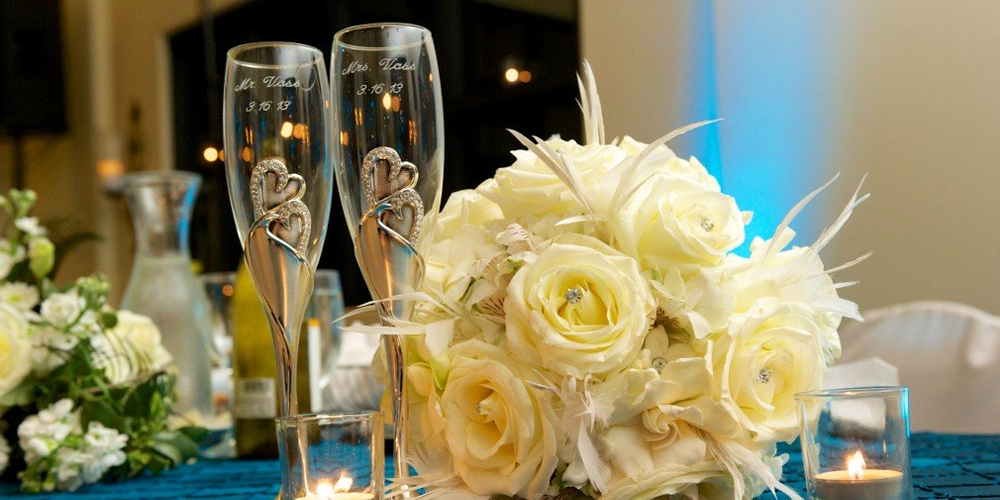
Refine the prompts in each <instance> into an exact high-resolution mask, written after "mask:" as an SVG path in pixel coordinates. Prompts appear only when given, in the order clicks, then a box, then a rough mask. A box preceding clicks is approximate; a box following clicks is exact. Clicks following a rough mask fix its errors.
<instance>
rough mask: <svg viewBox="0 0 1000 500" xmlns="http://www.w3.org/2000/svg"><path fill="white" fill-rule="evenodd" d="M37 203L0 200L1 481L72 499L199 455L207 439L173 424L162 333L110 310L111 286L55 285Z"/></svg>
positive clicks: (16, 197) (26, 198)
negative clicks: (87, 487) (78, 492)
mask: <svg viewBox="0 0 1000 500" xmlns="http://www.w3.org/2000/svg"><path fill="white" fill-rule="evenodd" d="M35 201H36V197H35V194H34V193H33V192H31V191H18V190H11V191H10V193H9V194H8V195H7V196H0V207H2V208H3V210H4V212H6V215H7V216H8V217H7V218H8V219H9V220H8V221H7V224H6V231H5V232H4V233H3V236H4V237H2V238H0V475H3V473H4V471H5V470H6V471H7V472H8V473H9V474H10V475H12V476H13V475H14V473H15V472H16V475H17V477H18V478H19V479H20V481H21V488H22V490H24V491H26V492H33V493H35V492H41V491H52V490H56V489H58V490H69V491H72V490H75V489H77V488H79V487H80V486H82V485H84V484H87V483H93V482H96V481H98V480H100V479H101V478H102V477H105V476H113V477H115V478H125V477H131V476H135V475H137V474H139V473H141V472H143V471H144V470H150V471H153V472H158V471H161V470H163V469H166V468H169V467H172V466H174V465H177V464H179V463H182V462H183V461H184V460H186V459H187V458H189V457H191V456H194V455H196V454H197V451H198V449H197V444H196V442H197V441H198V440H200V439H201V438H202V437H203V435H204V431H203V430H202V429H199V428H196V427H181V428H178V429H173V428H170V427H168V425H167V421H168V418H169V417H170V416H171V415H172V413H171V400H172V394H173V385H174V378H175V376H174V375H173V374H172V373H171V372H170V370H171V365H170V363H171V358H170V355H169V353H167V351H166V349H164V347H163V345H162V344H161V343H160V331H159V329H157V327H156V325H155V324H153V322H152V320H150V319H149V318H147V317H145V316H140V315H137V314H133V313H130V312H128V311H117V312H116V311H114V310H113V309H111V308H110V307H109V306H108V305H107V303H106V299H107V295H108V292H109V286H108V283H107V281H106V280H104V279H103V278H99V277H86V278H80V279H79V280H77V281H76V283H74V284H72V285H70V286H68V287H63V288H60V287H57V286H56V285H55V284H53V282H52V281H51V274H52V273H53V269H54V267H55V265H56V248H55V245H54V244H53V243H52V242H51V241H50V240H49V239H48V237H47V235H46V234H47V231H46V229H45V228H44V227H42V226H41V225H40V224H39V222H38V220H37V219H36V218H34V217H31V216H29V213H30V210H31V208H32V206H33V205H34V204H35ZM3 222H4V221H3V218H2V217H0V229H3V226H4V224H3Z"/></svg>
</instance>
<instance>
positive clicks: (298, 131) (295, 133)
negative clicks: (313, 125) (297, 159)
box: [292, 123, 306, 139]
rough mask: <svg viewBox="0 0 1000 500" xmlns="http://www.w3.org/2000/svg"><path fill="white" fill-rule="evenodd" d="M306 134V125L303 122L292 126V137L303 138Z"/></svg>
mask: <svg viewBox="0 0 1000 500" xmlns="http://www.w3.org/2000/svg"><path fill="white" fill-rule="evenodd" d="M305 135H306V126H305V125H304V124H302V123H298V124H296V125H295V127H293V128H292V137H295V138H296V139H301V138H303V137H305Z"/></svg>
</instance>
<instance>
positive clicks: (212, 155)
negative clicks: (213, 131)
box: [202, 146, 219, 162]
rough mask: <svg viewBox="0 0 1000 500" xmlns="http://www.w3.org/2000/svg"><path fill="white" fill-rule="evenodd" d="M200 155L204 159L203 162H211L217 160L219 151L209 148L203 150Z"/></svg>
mask: <svg viewBox="0 0 1000 500" xmlns="http://www.w3.org/2000/svg"><path fill="white" fill-rule="evenodd" d="M202 155H203V156H204V157H205V161H209V162H212V161H215V160H218V159H219V150H218V149H215V148H213V147H212V146H209V147H207V148H205V151H204V152H203V153H202Z"/></svg>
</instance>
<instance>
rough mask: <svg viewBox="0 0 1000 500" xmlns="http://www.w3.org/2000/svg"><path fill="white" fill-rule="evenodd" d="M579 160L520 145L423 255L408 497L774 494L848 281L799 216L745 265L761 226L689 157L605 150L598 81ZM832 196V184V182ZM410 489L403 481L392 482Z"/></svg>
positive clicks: (850, 309) (553, 142)
mask: <svg viewBox="0 0 1000 500" xmlns="http://www.w3.org/2000/svg"><path fill="white" fill-rule="evenodd" d="M580 88H581V108H582V110H583V113H584V122H585V135H586V138H587V141H586V143H585V144H578V143H576V142H574V141H568V140H563V139H560V138H559V137H553V138H552V139H549V140H541V139H538V138H535V139H534V140H529V139H528V138H526V137H524V136H522V135H521V134H518V133H517V132H513V131H512V133H513V134H514V135H515V136H516V137H517V138H518V139H519V140H520V142H521V143H522V144H524V146H525V147H526V148H527V149H526V150H520V151H514V152H513V155H514V157H515V162H514V163H513V165H511V166H510V167H507V168H501V169H499V170H498V171H497V172H496V175H495V176H494V177H493V178H492V179H489V180H487V181H486V182H484V183H483V184H481V185H480V186H479V187H478V188H476V189H474V190H468V191H461V192H458V193H455V194H454V195H452V196H451V198H450V199H449V200H448V202H447V203H446V205H445V206H444V208H443V209H442V210H441V213H440V214H439V217H438V218H437V220H436V222H435V224H434V225H433V229H432V231H433V233H432V235H431V236H430V237H428V238H427V239H426V241H424V242H423V247H422V249H421V250H422V253H423V255H424V257H425V264H426V277H425V283H424V289H423V290H422V293H421V297H422V298H423V299H422V300H421V301H420V302H419V304H418V307H417V313H416V319H415V321H414V322H413V323H405V324H404V323H400V324H397V325H396V326H397V327H406V328H408V329H409V331H412V332H417V333H423V334H425V335H420V336H412V337H409V339H410V340H409V342H408V354H407V355H408V360H407V375H408V380H409V386H408V391H409V405H410V407H409V418H410V421H409V428H410V446H411V450H410V454H411V455H410V458H411V463H412V465H413V466H414V468H415V469H416V470H417V472H418V473H419V474H418V476H417V477H416V478H413V479H412V480H411V481H412V484H418V485H421V486H430V487H432V489H431V491H432V493H430V494H428V498H430V497H433V498H462V499H468V498H483V499H484V498H488V497H490V496H494V495H506V496H511V497H521V498H525V499H528V500H536V499H539V498H543V497H554V496H556V495H563V496H561V497H560V498H576V497H577V496H580V497H593V498H598V499H602V500H645V499H654V498H665V497H669V498H675V497H676V498H690V499H733V498H736V499H750V498H752V497H754V496H756V495H758V494H760V493H761V492H762V491H764V490H765V489H770V490H771V491H772V492H773V491H774V490H775V489H780V490H782V491H785V492H786V493H787V494H788V495H789V496H791V497H793V498H798V496H797V495H796V494H795V493H794V492H792V491H790V490H788V489H787V488H785V487H784V486H783V485H782V484H781V483H780V481H779V479H780V477H781V467H782V465H783V463H784V458H783V457H781V456H775V449H776V448H775V443H776V442H778V441H789V440H791V439H793V438H794V437H795V435H796V432H797V424H796V420H795V408H794V398H793V396H794V394H795V393H797V392H801V391H808V390H814V389H818V388H820V386H821V383H822V378H823V375H824V373H825V371H826V368H827V366H828V365H829V364H830V363H832V362H833V361H834V360H835V359H836V358H837V357H838V356H839V354H840V344H839V338H838V335H837V327H838V326H839V324H840V321H841V318H843V317H849V318H854V319H858V320H860V319H861V318H860V315H859V313H858V308H857V306H856V305H855V304H853V303H852V302H849V301H847V300H844V299H842V298H840V297H839V296H838V293H837V290H838V289H839V288H841V287H842V286H845V284H836V283H834V281H833V280H832V279H831V277H830V275H831V274H832V273H833V272H834V271H836V270H839V269H842V268H844V267H847V266H850V265H853V264H855V263H857V262H859V261H860V260H862V259H863V258H864V257H866V256H862V257H861V258H859V259H857V260H855V261H854V262H850V263H848V264H846V265H845V266H841V267H839V268H837V269H825V267H824V265H823V263H822V261H821V260H820V258H819V255H818V254H819V252H820V250H822V249H823V247H825V246H826V244H827V243H828V242H829V241H830V239H831V238H833V237H834V235H835V234H836V233H837V232H838V231H839V229H840V228H841V227H842V226H843V225H844V223H845V222H846V221H847V219H848V218H849V217H850V215H851V212H852V211H853V209H854V208H855V207H856V206H857V205H858V204H859V203H861V202H862V201H864V199H865V198H866V197H867V196H864V197H860V198H859V197H858V193H855V195H854V197H853V198H852V199H851V201H850V202H849V204H848V206H847V208H846V209H845V210H844V211H843V213H841V215H840V216H839V217H838V218H837V220H836V221H835V222H834V224H833V225H832V226H831V227H830V228H829V229H827V230H826V231H824V232H823V233H822V235H821V236H820V237H819V239H818V240H817V241H816V242H815V243H814V244H813V245H811V246H808V247H797V246H793V247H789V244H790V242H791V239H792V237H793V235H794V233H793V232H792V230H791V229H789V227H788V224H789V223H790V222H791V220H792V219H793V218H794V216H795V215H796V214H797V213H798V212H799V211H800V210H801V209H802V207H803V206H804V205H805V204H806V203H808V202H809V200H811V199H812V198H814V197H815V196H816V195H817V194H818V193H819V192H820V190H822V188H820V190H817V191H815V192H813V193H811V194H810V195H809V196H807V197H806V199H804V200H803V201H802V202H801V203H800V204H799V205H797V206H796V207H794V208H793V209H792V211H791V212H790V213H789V215H788V217H786V219H785V220H784V221H783V222H782V224H780V226H779V227H778V228H777V229H776V231H775V234H774V236H773V237H772V238H771V239H769V240H760V239H757V240H755V241H753V242H752V244H751V246H750V248H751V253H750V256H749V257H746V258H745V257H740V256H737V255H735V254H733V253H732V252H733V250H734V249H736V248H737V247H739V246H740V245H741V244H742V243H743V241H744V226H745V225H746V224H747V223H748V221H749V219H750V214H749V213H747V212H743V211H741V210H740V208H739V207H738V206H737V204H736V201H735V200H734V199H733V198H732V197H730V196H727V195H725V194H723V193H722V192H721V191H720V187H719V184H718V182H717V181H716V180H715V179H714V178H713V177H712V176H711V175H710V174H709V173H708V172H707V170H706V169H705V168H704V167H703V166H702V165H701V164H700V163H699V162H698V160H697V159H695V158H690V159H688V160H685V159H682V158H679V157H678V156H676V155H675V154H674V152H673V151H671V150H670V149H668V148H667V147H666V146H665V145H664V144H665V143H666V142H667V141H669V140H670V139H672V138H674V137H676V136H678V135H680V134H682V133H684V132H687V131H689V130H691V129H693V128H696V127H698V126H701V125H704V124H705V123H708V122H702V123H699V124H695V125H692V126H688V127H684V128H681V129H678V130H676V131H674V132H671V133H670V134H667V135H666V136H664V137H662V138H660V139H659V140H657V141H654V142H653V143H652V144H643V143H640V142H638V141H636V140H634V139H632V138H630V137H625V138H624V139H621V140H614V141H611V142H606V141H605V138H604V128H603V123H602V116H601V107H600V101H599V97H598V95H597V93H596V85H595V82H594V79H593V75H592V73H591V71H590V69H589V67H588V66H587V65H586V64H585V65H584V74H583V79H582V80H581V81H580ZM824 187H825V186H824ZM400 481H403V480H400Z"/></svg>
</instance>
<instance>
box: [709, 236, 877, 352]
mask: <svg viewBox="0 0 1000 500" xmlns="http://www.w3.org/2000/svg"><path fill="white" fill-rule="evenodd" d="M794 236H795V233H794V232H793V231H791V230H786V231H785V233H784V234H783V235H781V236H779V241H778V245H779V247H781V248H784V247H785V246H787V245H788V244H789V243H791V240H792V238H793V237H794ZM769 243H770V242H769V241H764V240H760V239H757V240H754V242H753V243H752V244H751V246H750V248H751V252H752V253H751V256H750V258H749V259H746V258H743V257H738V256H735V255H731V256H729V257H727V259H726V264H725V267H726V274H728V275H732V276H733V279H734V280H735V281H736V282H737V283H739V293H738V294H737V296H736V302H735V307H736V312H739V313H744V312H747V311H749V310H751V309H753V308H754V307H755V306H756V305H757V304H758V303H760V302H762V301H774V300H777V301H780V302H800V303H802V304H805V305H807V306H808V307H809V308H810V309H812V310H813V311H814V314H815V321H816V325H817V326H818V327H819V329H818V330H817V334H818V336H819V340H820V345H821V347H822V349H823V360H824V361H825V362H826V364H828V365H829V364H831V363H833V362H834V361H835V360H836V359H837V358H839V357H840V352H841V346H840V335H839V334H838V333H837V328H839V327H840V321H841V319H842V318H843V317H848V318H851V319H854V320H857V321H862V317H861V313H860V312H859V311H858V305H857V304H855V303H853V302H851V301H849V300H846V299H843V298H841V297H840V296H839V295H838V294H837V288H836V287H835V286H834V283H833V279H831V278H830V276H829V275H828V274H827V273H826V271H825V267H824V265H823V261H822V260H821V259H820V257H819V255H817V254H816V253H815V252H813V251H811V250H810V249H809V248H808V247H797V246H796V247H791V248H789V249H787V250H783V251H781V252H777V253H775V254H774V255H772V256H770V257H768V256H767V255H766V250H767V246H768V244H769Z"/></svg>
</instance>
